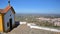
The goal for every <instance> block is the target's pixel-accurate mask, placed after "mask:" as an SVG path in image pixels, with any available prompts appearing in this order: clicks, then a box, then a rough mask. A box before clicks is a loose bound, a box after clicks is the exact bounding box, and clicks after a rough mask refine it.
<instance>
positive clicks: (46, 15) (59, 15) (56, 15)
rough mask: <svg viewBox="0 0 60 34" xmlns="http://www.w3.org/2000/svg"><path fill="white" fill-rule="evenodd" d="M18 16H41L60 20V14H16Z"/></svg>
mask: <svg viewBox="0 0 60 34" xmlns="http://www.w3.org/2000/svg"><path fill="white" fill-rule="evenodd" d="M16 16H40V17H56V18H60V14H16Z"/></svg>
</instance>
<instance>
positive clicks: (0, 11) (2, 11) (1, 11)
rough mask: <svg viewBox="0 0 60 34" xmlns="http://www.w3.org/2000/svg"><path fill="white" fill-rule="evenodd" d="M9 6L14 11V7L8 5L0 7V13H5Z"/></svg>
mask: <svg viewBox="0 0 60 34" xmlns="http://www.w3.org/2000/svg"><path fill="white" fill-rule="evenodd" d="M10 8H11V9H12V10H13V11H14V9H13V8H12V7H11V6H9V5H8V6H7V7H6V8H4V9H0V13H6V12H8V10H10ZM14 13H15V11H14Z"/></svg>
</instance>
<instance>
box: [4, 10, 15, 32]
mask: <svg viewBox="0 0 60 34" xmlns="http://www.w3.org/2000/svg"><path fill="white" fill-rule="evenodd" d="M10 15H11V16H10ZM10 18H12V25H14V23H15V22H14V14H13V13H12V11H11V10H9V11H8V12H7V13H6V15H4V27H5V31H6V30H7V29H8V28H9V27H7V22H9V19H10Z"/></svg>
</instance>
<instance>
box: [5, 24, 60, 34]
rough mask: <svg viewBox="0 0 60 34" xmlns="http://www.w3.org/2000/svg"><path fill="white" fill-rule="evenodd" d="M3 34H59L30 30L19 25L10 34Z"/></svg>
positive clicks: (56, 33)
mask: <svg viewBox="0 0 60 34" xmlns="http://www.w3.org/2000/svg"><path fill="white" fill-rule="evenodd" d="M5 34H60V33H59V32H51V31H46V30H40V29H31V28H30V27H28V26H27V25H26V24H25V25H19V26H18V27H16V28H14V29H13V30H12V31H11V32H8V33H5Z"/></svg>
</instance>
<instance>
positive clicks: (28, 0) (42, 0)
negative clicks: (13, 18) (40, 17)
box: [0, 0, 60, 14]
mask: <svg viewBox="0 0 60 34" xmlns="http://www.w3.org/2000/svg"><path fill="white" fill-rule="evenodd" d="M7 5H8V0H0V8H1V9H4V8H5V7H6V6H7ZM10 5H11V6H13V8H14V10H15V12H16V13H26V14H29V13H36V14H60V0H10Z"/></svg>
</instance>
